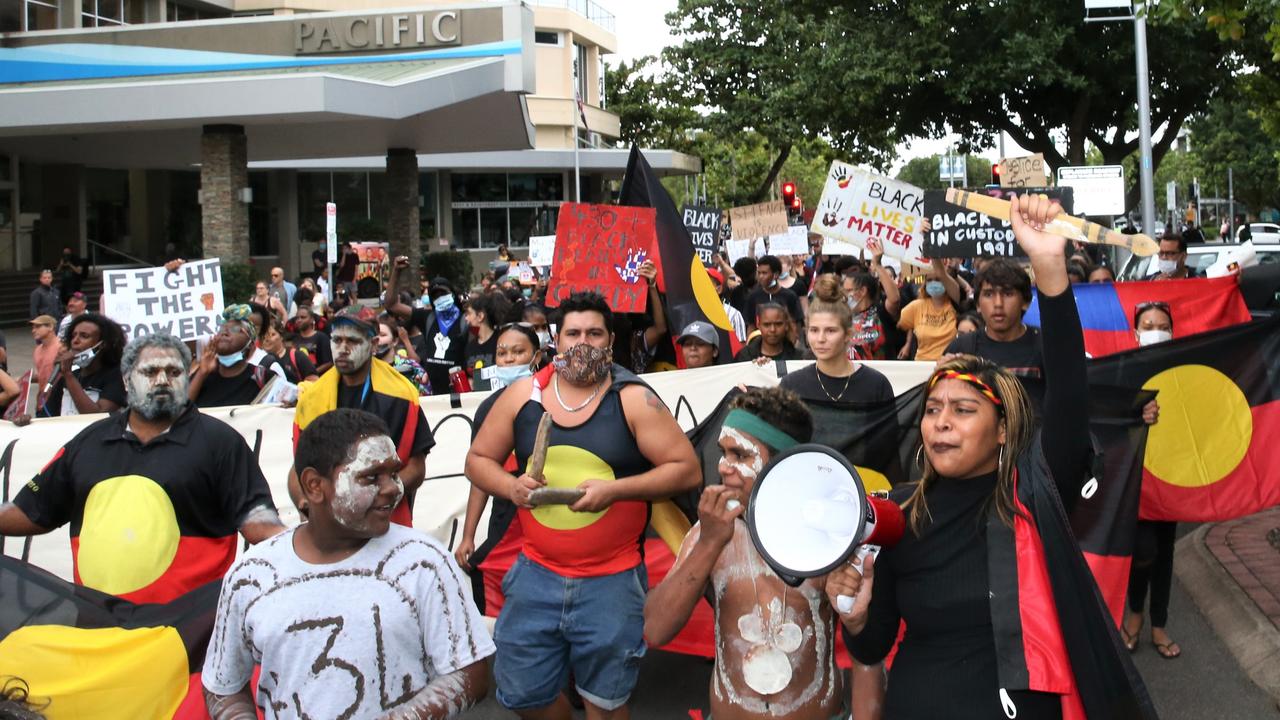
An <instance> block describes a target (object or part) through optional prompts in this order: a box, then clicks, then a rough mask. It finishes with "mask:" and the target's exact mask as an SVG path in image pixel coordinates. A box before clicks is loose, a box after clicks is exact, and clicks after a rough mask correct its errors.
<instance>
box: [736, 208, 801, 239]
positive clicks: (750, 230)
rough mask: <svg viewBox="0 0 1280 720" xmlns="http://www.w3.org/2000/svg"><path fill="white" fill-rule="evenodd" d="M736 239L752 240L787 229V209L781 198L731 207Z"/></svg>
mask: <svg viewBox="0 0 1280 720" xmlns="http://www.w3.org/2000/svg"><path fill="white" fill-rule="evenodd" d="M729 225H730V226H731V228H732V231H733V239H734V240H750V239H752V238H758V237H768V236H770V235H780V234H782V233H784V232H786V231H787V210H786V208H785V207H783V206H782V201H781V200H773V201H771V202H764V203H759V204H756V205H743V206H742V207H736V208H729Z"/></svg>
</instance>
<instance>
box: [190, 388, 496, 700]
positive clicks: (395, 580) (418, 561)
mask: <svg viewBox="0 0 1280 720" xmlns="http://www.w3.org/2000/svg"><path fill="white" fill-rule="evenodd" d="M402 466H403V463H401V461H400V458H399V457H398V456H397V454H396V445H395V442H393V441H392V439H391V438H390V437H389V436H388V430H387V425H386V423H384V422H383V421H382V420H381V419H380V418H378V417H377V416H375V415H372V414H370V413H367V412H363V411H361V410H353V409H339V410H334V411H331V412H328V413H325V414H323V415H321V416H320V417H318V418H316V419H315V420H314V421H313V422H311V423H310V424H308V425H307V428H306V429H305V430H303V431H302V434H301V437H300V438H299V439H298V445H297V451H296V453H295V455H294V470H295V471H296V473H297V476H298V482H299V485H300V487H301V490H302V494H303V495H304V496H305V498H306V501H307V506H308V508H309V512H308V519H307V522H305V523H303V524H302V525H299V526H298V527H296V528H293V529H292V530H289V531H287V532H285V533H283V534H281V535H280V536H279V537H276V538H274V539H272V540H271V541H270V542H266V543H263V544H261V545H259V546H257V547H254V548H253V549H251V550H250V551H249V552H247V553H246V554H245V555H244V557H242V558H241V559H240V561H239V562H238V563H237V564H236V565H235V567H233V568H232V569H231V572H230V573H228V575H227V578H226V580H225V581H223V583H222V595H221V597H220V598H219V599H218V619H217V623H216V625H215V626H214V630H213V637H212V639H211V641H210V643H209V650H208V653H207V654H206V656H205V664H204V672H203V674H202V679H203V683H204V689H205V704H206V707H207V709H208V711H209V715H210V717H212V718H213V720H253V718H256V717H257V713H256V710H255V705H256V707H257V708H261V710H262V712H263V714H264V715H266V716H267V717H297V718H302V717H313V718H322V717H326V718H327V717H349V718H384V719H386V720H399V719H401V718H404V719H405V720H410V719H420V720H421V719H426V718H432V719H443V718H452V717H456V716H457V715H459V714H461V713H462V712H463V711H465V710H466V709H467V708H469V707H471V706H472V705H474V704H475V703H477V702H479V701H480V700H481V699H482V698H483V697H484V696H485V692H486V689H487V685H488V668H487V667H486V663H485V658H487V657H489V656H490V655H492V654H493V651H494V647H493V641H492V640H491V639H490V638H489V635H488V632H487V631H486V630H485V626H484V621H483V619H482V618H481V617H480V614H479V613H478V612H477V611H476V609H475V607H474V605H472V603H471V601H470V599H469V598H468V597H467V595H466V593H465V592H464V591H463V589H462V571H461V570H459V569H458V566H457V563H456V562H455V561H454V559H453V556H452V554H450V553H449V551H448V550H446V549H445V547H444V546H443V545H441V544H440V543H439V542H437V541H436V540H435V539H434V538H431V537H429V536H426V535H422V534H420V533H416V532H414V531H413V530H410V529H408V528H404V527H400V526H397V525H394V524H393V523H392V522H391V515H392V512H393V510H394V509H395V508H396V507H397V505H398V504H399V502H400V499H401V497H402V496H403V495H404V492H405V489H404V483H403V482H402V481H401V480H400V477H399V472H400V470H401V468H402ZM255 665H259V666H261V668H262V671H261V675H260V678H259V681H258V694H257V697H256V698H254V697H253V696H252V694H251V693H250V689H249V681H250V679H251V677H252V676H253V671H254V666H255Z"/></svg>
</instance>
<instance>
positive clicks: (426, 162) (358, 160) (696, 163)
mask: <svg viewBox="0 0 1280 720" xmlns="http://www.w3.org/2000/svg"><path fill="white" fill-rule="evenodd" d="M630 154H631V150H630V149H629V148H622V149H616V148H591V149H583V150H580V151H579V152H578V164H579V166H580V167H581V168H582V171H583V172H591V173H599V172H603V173H605V174H610V175H612V174H616V175H619V176H621V175H622V173H623V172H624V171H625V170H626V169H627V158H628V157H629V155H630ZM644 156H645V159H646V160H648V161H649V164H650V165H651V166H652V167H653V169H654V170H655V171H656V172H657V173H658V174H659V175H696V174H698V173H700V172H702V159H701V158H698V157H696V156H693V155H686V154H684V153H681V152H676V151H674V150H651V149H646V150H644ZM384 166H385V159H384V158H383V157H382V156H368V157H348V158H328V159H313V160H301V161H288V160H286V161H267V162H251V163H249V169H250V170H271V169H293V170H302V171H326V170H336V171H344V172H349V171H362V170H368V171H379V170H382V169H383V167H384ZM418 168H419V169H420V170H453V171H456V172H539V171H542V172H547V171H561V170H566V169H572V168H573V151H572V150H513V151H491V152H468V153H436V154H419V155H418Z"/></svg>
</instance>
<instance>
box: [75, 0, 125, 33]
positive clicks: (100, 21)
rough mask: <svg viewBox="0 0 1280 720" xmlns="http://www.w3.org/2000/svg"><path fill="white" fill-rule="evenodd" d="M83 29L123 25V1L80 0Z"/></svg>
mask: <svg viewBox="0 0 1280 720" xmlns="http://www.w3.org/2000/svg"><path fill="white" fill-rule="evenodd" d="M80 12H81V20H82V21H83V22H82V24H83V25H84V27H104V26H110V25H122V24H124V0H80Z"/></svg>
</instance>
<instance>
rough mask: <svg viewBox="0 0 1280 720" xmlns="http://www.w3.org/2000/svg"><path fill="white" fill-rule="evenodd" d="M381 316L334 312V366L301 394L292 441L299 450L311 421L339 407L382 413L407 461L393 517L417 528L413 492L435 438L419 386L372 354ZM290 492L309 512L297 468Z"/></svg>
mask: <svg viewBox="0 0 1280 720" xmlns="http://www.w3.org/2000/svg"><path fill="white" fill-rule="evenodd" d="M377 319H378V316H377V313H375V312H374V311H373V310H372V309H370V308H367V307H360V306H359V305H354V306H352V307H348V308H343V309H342V311H341V312H339V313H338V314H337V315H336V316H335V317H334V319H333V325H332V329H331V335H330V340H329V346H330V349H331V350H332V352H333V366H332V367H330V368H329V369H328V370H326V371H325V373H324V374H323V375H321V376H320V379H319V380H316V381H315V382H314V383H312V384H311V385H310V386H309V387H308V388H307V389H306V391H305V392H303V393H302V394H301V395H299V396H298V407H297V409H296V410H295V411H294V414H293V443H294V448H295V450H296V448H297V445H298V438H299V437H300V436H301V433H302V431H303V430H305V429H306V427H307V425H308V424H309V423H311V422H312V421H313V420H315V419H316V418H318V417H320V416H321V415H323V414H325V413H327V412H329V411H330V410H334V409H336V408H354V409H358V410H364V411H365V412H369V413H373V414H374V415H377V416H378V417H379V418H382V421H383V422H385V423H386V424H387V427H388V428H390V430H391V437H392V438H393V439H394V440H395V442H396V453H397V455H398V456H399V457H400V462H402V463H404V467H403V468H402V469H401V470H400V480H401V481H402V482H404V486H405V493H404V498H403V500H402V501H401V503H400V505H399V506H398V507H396V512H395V515H394V517H392V521H393V522H396V523H398V524H400V525H406V526H410V527H412V525H413V515H412V504H413V496H414V493H415V492H416V491H417V489H418V486H419V485H421V484H422V480H423V478H424V477H426V473H427V470H426V461H427V453H428V452H430V451H431V448H432V447H433V446H434V445H435V444H436V441H435V438H434V437H432V435H431V428H430V426H429V425H428V424H427V418H426V415H424V414H423V412H422V406H421V405H419V404H418V388H417V386H415V385H414V384H413V383H411V382H409V380H407V379H406V378H405V377H404V376H403V375H401V374H400V373H399V372H397V371H396V370H395V368H393V367H391V366H390V365H388V364H387V363H385V362H383V361H381V360H379V359H377V358H376V357H373V339H374V337H375V336H376V335H377V334H378V322H377ZM289 496H290V497H291V498H292V499H293V502H294V504H295V505H297V506H298V509H299V510H300V511H302V512H303V514H306V506H307V500H306V498H305V497H304V495H303V493H302V490H301V487H300V486H299V485H298V476H297V474H296V473H295V472H294V471H293V470H292V469H290V471H289Z"/></svg>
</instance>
